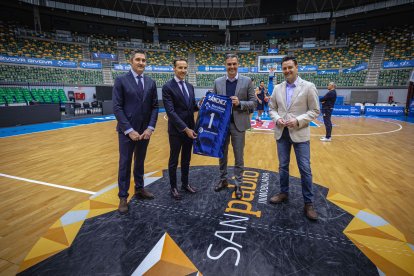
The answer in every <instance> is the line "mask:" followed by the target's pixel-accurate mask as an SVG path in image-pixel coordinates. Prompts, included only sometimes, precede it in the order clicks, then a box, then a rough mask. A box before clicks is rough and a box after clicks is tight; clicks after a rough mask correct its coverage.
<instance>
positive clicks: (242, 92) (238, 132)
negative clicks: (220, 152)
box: [213, 54, 256, 199]
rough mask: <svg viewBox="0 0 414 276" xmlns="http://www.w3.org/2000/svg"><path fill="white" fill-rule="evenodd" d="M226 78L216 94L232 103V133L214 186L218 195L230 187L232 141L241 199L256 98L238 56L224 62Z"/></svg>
mask: <svg viewBox="0 0 414 276" xmlns="http://www.w3.org/2000/svg"><path fill="white" fill-rule="evenodd" d="M225 66H226V70H227V75H226V76H223V77H220V78H218V79H216V80H215V81H214V88H213V91H214V92H215V93H216V94H218V95H225V96H229V97H230V98H231V100H232V103H233V108H232V115H231V119H230V120H231V121H230V130H229V134H228V136H227V138H226V142H225V145H224V157H223V158H220V161H219V163H220V181H219V183H218V184H216V185H215V187H214V190H215V191H216V192H218V191H220V190H221V189H223V188H226V187H227V186H228V180H227V157H228V147H229V142H230V139H231V144H232V146H233V153H234V159H235V164H234V175H235V180H236V181H235V185H236V187H235V195H236V198H237V199H240V198H241V197H242V190H241V187H240V185H241V183H242V180H243V171H244V158H243V152H244V144H245V142H244V141H245V136H246V130H247V129H249V128H250V116H249V114H250V112H249V110H254V108H255V107H256V96H255V92H254V87H253V83H252V80H251V79H250V78H248V77H245V76H241V75H239V73H238V68H239V59H238V57H237V55H234V54H228V55H227V56H226V62H225Z"/></svg>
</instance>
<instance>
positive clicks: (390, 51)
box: [378, 25, 414, 60]
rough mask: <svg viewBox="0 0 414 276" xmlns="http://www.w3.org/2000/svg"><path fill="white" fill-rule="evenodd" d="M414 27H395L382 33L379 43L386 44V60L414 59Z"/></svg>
mask: <svg viewBox="0 0 414 276" xmlns="http://www.w3.org/2000/svg"><path fill="white" fill-rule="evenodd" d="M413 32H414V27H413V25H411V26H404V27H401V28H397V27H393V28H390V29H389V30H386V31H384V32H381V36H380V37H379V38H378V43H385V44H386V48H385V56H384V60H411V59H414V55H413V53H414V41H413V39H412V33H413Z"/></svg>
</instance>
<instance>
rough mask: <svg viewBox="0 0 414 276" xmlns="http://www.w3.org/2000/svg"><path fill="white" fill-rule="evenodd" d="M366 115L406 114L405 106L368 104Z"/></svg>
mask: <svg viewBox="0 0 414 276" xmlns="http://www.w3.org/2000/svg"><path fill="white" fill-rule="evenodd" d="M365 115H375V116H404V107H403V106H366V107H365Z"/></svg>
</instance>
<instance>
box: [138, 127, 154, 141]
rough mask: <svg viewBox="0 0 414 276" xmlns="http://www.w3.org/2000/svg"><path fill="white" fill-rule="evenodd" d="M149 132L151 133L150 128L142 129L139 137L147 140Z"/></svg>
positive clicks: (149, 135)
mask: <svg viewBox="0 0 414 276" xmlns="http://www.w3.org/2000/svg"><path fill="white" fill-rule="evenodd" d="M151 134H152V129H149V128H147V129H146V130H145V131H144V133H142V135H141V139H144V140H149V138H150V137H151Z"/></svg>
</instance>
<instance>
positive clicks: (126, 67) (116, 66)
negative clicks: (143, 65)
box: [114, 64, 131, 71]
mask: <svg viewBox="0 0 414 276" xmlns="http://www.w3.org/2000/svg"><path fill="white" fill-rule="evenodd" d="M130 69H131V65H129V64H114V70H121V71H128V70H130Z"/></svg>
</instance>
